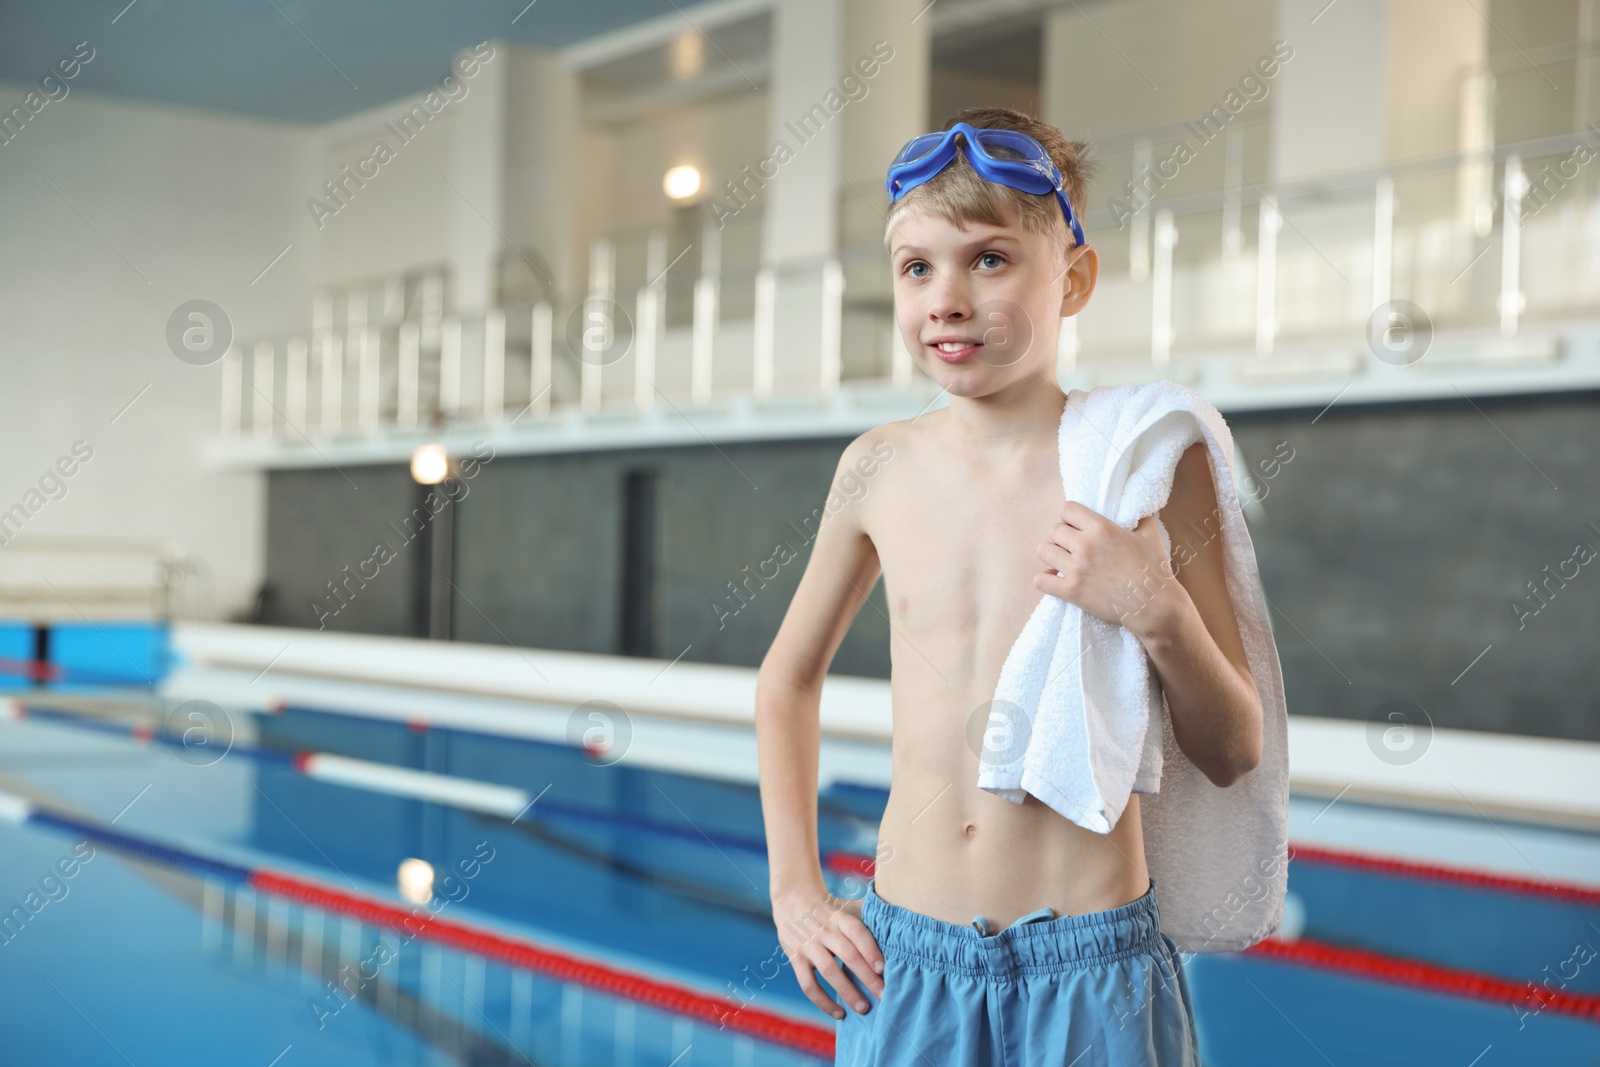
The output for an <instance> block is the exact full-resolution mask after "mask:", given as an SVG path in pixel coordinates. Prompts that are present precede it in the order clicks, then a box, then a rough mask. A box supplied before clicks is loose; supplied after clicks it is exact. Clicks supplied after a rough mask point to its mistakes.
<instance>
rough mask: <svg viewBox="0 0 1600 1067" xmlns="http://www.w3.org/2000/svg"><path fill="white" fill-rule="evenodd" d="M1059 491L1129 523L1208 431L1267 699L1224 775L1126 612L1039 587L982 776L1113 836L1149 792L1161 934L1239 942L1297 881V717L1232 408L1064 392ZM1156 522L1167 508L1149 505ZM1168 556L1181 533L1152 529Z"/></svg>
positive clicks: (1268, 926) (1233, 571)
mask: <svg viewBox="0 0 1600 1067" xmlns="http://www.w3.org/2000/svg"><path fill="white" fill-rule="evenodd" d="M1059 437H1060V461H1061V482H1062V488H1063V490H1064V492H1065V499H1067V500H1076V501H1078V502H1080V503H1082V504H1084V505H1086V506H1087V507H1090V508H1092V509H1094V510H1095V511H1096V512H1098V513H1100V514H1101V515H1104V516H1105V517H1106V518H1108V519H1110V520H1112V521H1113V522H1115V523H1117V524H1118V525H1119V526H1122V527H1123V528H1125V529H1129V530H1132V529H1133V528H1134V527H1135V526H1137V525H1138V523H1139V521H1140V520H1141V519H1143V518H1145V517H1146V516H1151V515H1156V514H1157V513H1158V512H1159V511H1160V510H1161V508H1162V507H1164V506H1165V505H1166V502H1167V498H1168V497H1169V495H1170V494H1171V491H1172V481H1173V476H1174V472H1175V471H1176V469H1177V465H1178V460H1179V459H1180V458H1181V457H1182V455H1183V453H1184V452H1185V451H1186V450H1187V449H1188V448H1189V447H1190V446H1191V445H1193V444H1195V443H1196V442H1204V443H1205V445H1206V447H1207V453H1208V457H1209V461H1210V467H1211V477H1212V481H1213V483H1214V484H1215V487H1216V495H1217V509H1218V515H1217V521H1216V523H1215V524H1210V523H1208V524H1207V528H1206V529H1205V530H1201V531H1197V533H1198V534H1199V535H1201V536H1205V537H1208V538H1209V537H1216V536H1220V537H1221V538H1222V547H1223V556H1224V561H1225V562H1224V567H1225V572H1226V577H1227V587H1228V595H1229V597H1230V598H1231V599H1232V601H1233V606H1234V612H1235V615H1236V617H1237V619H1238V625H1239V636H1240V638H1241V639H1242V640H1243V642H1244V648H1245V655H1246V659H1247V661H1248V663H1249V665H1250V672H1251V674H1252V675H1254V677H1255V682H1256V688H1257V690H1258V692H1259V694H1260V697H1261V707H1262V714H1263V721H1262V753H1261V761H1260V763H1259V764H1258V765H1257V766H1256V767H1255V769H1253V770H1252V771H1250V772H1249V773H1248V774H1246V775H1245V776H1244V777H1243V778H1242V779H1240V780H1239V781H1238V782H1236V783H1234V784H1233V785H1232V786H1229V787H1228V788H1222V787H1219V786H1217V785H1215V784H1214V783H1213V782H1212V781H1211V780H1210V779H1209V778H1207V777H1206V776H1205V774H1204V773H1202V772H1201V770H1200V769H1199V768H1198V767H1196V766H1195V765H1194V763H1193V762H1192V761H1190V760H1189V758H1188V757H1187V756H1186V755H1184V753H1183V751H1182V749H1180V748H1179V747H1178V743H1177V739H1176V737H1175V736H1174V734H1173V732H1172V724H1171V722H1170V720H1169V716H1168V715H1167V714H1166V707H1165V700H1164V698H1163V696H1162V693H1161V686H1160V681H1159V679H1158V678H1157V676H1156V673H1155V671H1154V669H1153V668H1152V666H1151V664H1150V659H1149V654H1148V653H1147V652H1145V650H1144V646H1143V645H1141V644H1140V642H1139V639H1138V638H1137V637H1135V636H1134V635H1133V634H1132V633H1131V632H1130V631H1129V630H1128V629H1127V628H1126V627H1123V626H1120V625H1116V624H1112V623H1107V622H1105V621H1104V620H1102V619H1099V618H1096V617H1095V616H1093V615H1090V614H1089V613H1087V612H1085V611H1084V610H1083V609H1082V608H1079V607H1078V606H1077V605H1075V604H1072V603H1069V602H1068V601H1065V600H1063V599H1061V598H1060V597H1055V596H1049V595H1046V596H1045V597H1044V598H1043V599H1042V600H1041V601H1040V602H1039V605H1038V607H1036V608H1035V609H1034V612H1033V614H1032V615H1031V616H1030V617H1029V619H1028V621H1027V623H1026V625H1024V627H1023V629H1022V633H1021V634H1020V635H1019V636H1018V638H1017V640H1016V642H1015V644H1013V646H1012V648H1011V651H1010V652H1009V653H1008V654H1007V656H1006V661H1005V664H1004V666H1003V667H1002V668H1001V671H1000V679H999V682H998V684H997V685H996V688H995V696H994V701H993V703H992V704H991V706H990V730H989V735H992V736H997V737H1005V738H1008V740H1006V741H1005V742H1004V743H1001V744H996V745H994V746H992V747H991V745H990V742H989V740H988V736H987V735H986V739H985V748H984V750H983V758H982V759H981V760H980V763H979V774H978V786H979V788H982V789H985V790H988V791H989V792H992V793H995V794H996V795H998V796H1002V797H1005V798H1006V799H1008V800H1011V801H1013V802H1015V803H1019V804H1020V803H1022V801H1023V798H1024V796H1026V795H1027V794H1030V793H1031V794H1032V795H1033V796H1035V797H1037V798H1038V799H1039V800H1040V801H1042V802H1043V803H1045V804H1047V805H1049V806H1050V807H1051V808H1053V809H1054V810H1055V811H1057V812H1058V813H1060V814H1061V815H1062V816H1063V817H1065V818H1067V819H1070V820H1071V821H1072V822H1074V823H1077V824H1078V825H1079V826H1082V827H1084V828H1086V829H1089V830H1093V831H1094V832H1096V833H1102V834H1104V833H1109V832H1110V831H1111V828H1112V827H1113V826H1114V825H1115V824H1116V822H1117V820H1118V819H1119V818H1120V817H1121V816H1122V813H1123V810H1124V809H1125V808H1126V807H1127V804H1128V799H1129V796H1130V795H1131V794H1132V793H1134V792H1138V793H1143V794H1146V796H1145V799H1144V800H1143V801H1142V802H1141V803H1140V810H1141V813H1142V816H1143V829H1144V842H1145V859H1146V864H1147V866H1148V868H1149V871H1150V877H1151V878H1152V879H1153V880H1154V881H1155V882H1156V884H1157V885H1159V886H1160V887H1161V927H1162V932H1163V933H1165V934H1167V936H1169V937H1171V938H1172V939H1173V941H1174V942H1175V943H1176V944H1177V946H1178V948H1179V949H1180V950H1182V951H1186V952H1224V951H1237V950H1239V949H1243V948H1247V947H1249V946H1250V945H1253V944H1255V943H1256V942H1258V941H1260V940H1262V939H1263V938H1265V937H1267V936H1268V935H1270V934H1271V933H1272V932H1273V931H1275V930H1276V929H1277V928H1278V925H1279V923H1280V922H1281V921H1282V918H1283V899H1284V892H1285V890H1286V889H1287V886H1288V800H1289V759H1288V716H1287V708H1286V705H1285V699H1284V688H1283V670H1282V666H1281V665H1280V663H1279V660H1278V649H1277V645H1276V644H1275V643H1274V642H1273V637H1272V628H1271V622H1270V620H1269V618H1268V615H1267V605H1266V598H1265V596H1264V595H1263V593H1262V588H1261V578H1260V574H1259V572H1258V570H1257V567H1256V557H1255V548H1254V545H1253V544H1252V543H1251V540H1250V532H1249V529H1248V528H1247V526H1246V524H1245V520H1244V513H1243V511H1242V509H1241V507H1240V503H1239V493H1238V489H1237V487H1236V484H1235V481H1234V474H1233V460H1234V446H1233V435H1232V433H1231V432H1230V431H1229V429H1228V426H1227V423H1226V422H1225V421H1224V420H1223V417H1222V414H1221V413H1220V412H1219V411H1217V409H1216V408H1215V407H1214V406H1212V404H1211V403H1210V402H1209V401H1207V400H1206V399H1205V398H1204V397H1202V396H1200V394H1198V393H1196V392H1195V391H1194V390H1192V389H1190V388H1188V387H1186V386H1183V385H1180V384H1178V383H1176V382H1171V381H1156V382H1150V383H1146V384H1140V385H1121V386H1102V387H1099V388H1096V389H1093V390H1090V391H1088V392H1087V393H1085V392H1083V391H1081V390H1073V392H1072V393H1071V394H1069V395H1068V397H1067V403H1066V407H1065V409H1064V410H1063V412H1062V415H1061V425H1060V429H1059ZM1156 521H1157V526H1158V528H1160V520H1159V518H1157V520H1156ZM1160 533H1161V538H1162V544H1163V545H1164V546H1165V548H1166V550H1167V552H1168V553H1169V554H1170V552H1171V547H1172V542H1171V537H1170V536H1169V534H1168V532H1167V531H1166V529H1165V528H1160Z"/></svg>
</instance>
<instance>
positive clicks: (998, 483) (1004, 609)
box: [869, 454, 1063, 674]
mask: <svg viewBox="0 0 1600 1067" xmlns="http://www.w3.org/2000/svg"><path fill="white" fill-rule="evenodd" d="M900 473H901V474H902V475H907V476H906V477H901V478H897V479H896V480H895V483H894V485H892V486H889V487H887V488H888V489H889V491H888V492H886V493H884V494H882V496H881V497H880V499H879V500H878V502H877V503H878V505H879V506H878V507H877V508H876V509H875V511H874V514H873V517H872V522H871V529H870V531H869V532H870V534H871V536H872V540H873V543H874V545H875V546H876V548H877V551H878V560H879V563H880V565H881V566H882V569H883V581H884V590H885V594H886V598H887V602H888V606H889V611H890V619H891V622H892V623H893V627H894V631H893V634H892V637H891V644H893V643H894V641H895V640H896V639H899V641H900V642H901V643H902V644H905V645H911V646H914V648H913V649H912V650H913V651H916V652H917V653H918V655H919V657H923V658H925V657H928V656H935V655H937V656H939V657H942V658H943V660H944V662H947V663H949V664H950V665H951V667H952V668H958V667H959V665H960V664H961V663H963V662H967V663H969V664H970V666H971V667H972V668H973V669H974V670H976V671H978V672H980V673H983V674H989V673H995V674H997V673H998V671H999V667H1000V664H1001V662H1003V660H1004V657H1005V654H1006V652H1007V651H1009V649H1010V647H1011V645H1012V643H1013V642H1014V641H1015V640H1016V637H1017V635H1018V634H1019V633H1020V632H1021V630H1022V627H1023V624H1024V623H1026V622H1027V620H1028V617H1029V615H1031V614H1032V612H1033V610H1034V608H1035V607H1036V606H1037V605H1038V603H1039V601H1040V599H1041V598H1042V596H1043V594H1041V593H1040V592H1039V591H1038V590H1037V589H1036V588H1034V584H1033V579H1034V576H1035V575H1037V574H1039V573H1042V572H1043V571H1044V569H1045V564H1044V562H1043V561H1042V560H1041V559H1040V558H1039V549H1040V546H1042V545H1043V544H1044V542H1045V540H1046V538H1047V536H1048V535H1049V532H1050V527H1051V526H1052V525H1053V524H1054V523H1055V522H1056V521H1057V520H1058V519H1059V518H1060V514H1061V508H1062V504H1063V494H1062V488H1061V477H1060V473H1059V470H1058V468H1057V466H1056V460H1055V457H1054V456H1053V455H1048V454H1041V455H1040V456H1039V457H1038V459H1036V460H1034V461H1032V462H1030V463H1028V464H1026V465H1023V466H1017V467H1013V468H1011V469H1008V470H1005V471H983V470H977V469H963V468H961V467H959V466H951V465H948V464H941V463H936V462H931V461H923V462H920V463H915V464H914V465H908V466H907V468H904V469H902V471H901V472H900ZM898 663H899V660H898V658H897V665H898Z"/></svg>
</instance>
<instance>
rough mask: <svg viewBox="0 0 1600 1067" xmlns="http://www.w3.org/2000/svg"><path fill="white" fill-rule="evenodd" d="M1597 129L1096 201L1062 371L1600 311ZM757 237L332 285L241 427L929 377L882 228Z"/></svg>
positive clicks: (1354, 348)
mask: <svg viewBox="0 0 1600 1067" xmlns="http://www.w3.org/2000/svg"><path fill="white" fill-rule="evenodd" d="M1597 142H1600V135H1597V131H1594V130H1591V131H1587V133H1586V134H1583V135H1568V136H1563V137H1547V138H1543V139H1540V140H1538V141H1529V142H1523V143H1521V144H1518V145H1511V146H1502V147H1500V148H1496V149H1493V150H1488V151H1485V152H1483V153H1477V154H1473V155H1467V156H1452V157H1448V158H1440V159H1434V160H1424V161H1421V162H1417V163H1410V164H1406V165H1403V166H1396V167H1390V168H1387V169H1385V170H1382V171H1378V172H1371V173H1365V174H1356V175H1346V176H1340V177H1337V178H1334V179H1327V180H1323V181H1319V182H1315V183H1298V184H1292V185H1291V184H1280V185H1273V186H1262V185H1258V184H1254V183H1249V182H1245V183H1243V185H1242V186H1240V185H1230V186H1228V187H1225V188H1222V189H1220V190H1215V191H1212V192H1208V193H1202V194H1196V195H1192V196H1184V197H1171V198H1167V199H1157V200H1154V201H1152V202H1150V203H1148V204H1146V205H1145V206H1143V207H1142V208H1141V209H1140V210H1138V211H1136V212H1135V213H1134V215H1133V217H1132V218H1131V219H1130V218H1129V217H1128V216H1127V213H1126V212H1121V213H1114V212H1112V211H1110V210H1108V209H1105V208H1101V209H1096V210H1092V211H1091V212H1089V216H1088V219H1087V220H1086V221H1087V224H1088V233H1089V239H1090V241H1091V242H1092V243H1094V244H1095V246H1096V248H1097V251H1098V252H1099V254H1100V256H1101V263H1102V269H1101V275H1100V280H1099V284H1098V289H1097V291H1096V294H1095V296H1094V298H1093V300H1092V302H1091V303H1090V305H1089V307H1088V308H1087V309H1086V310H1085V311H1084V312H1083V313H1082V314H1081V315H1079V316H1078V317H1077V319H1076V320H1067V323H1066V328H1065V329H1064V330H1063V339H1062V344H1061V348H1060V353H1059V354H1060V358H1061V364H1062V367H1061V369H1062V371H1063V373H1071V372H1072V371H1073V370H1074V369H1091V368H1094V367H1110V368H1117V369H1119V370H1121V371H1122V372H1129V371H1136V370H1137V369H1138V368H1141V367H1142V368H1146V369H1147V370H1149V371H1151V372H1152V373H1157V374H1162V375H1170V374H1172V373H1173V369H1174V368H1175V367H1177V366H1178V365H1180V364H1183V363H1186V362H1191V361H1197V360H1206V359H1215V358H1218V357H1222V358H1227V359H1230V360H1233V361H1235V362H1236V363H1238V364H1246V365H1248V366H1250V367H1251V368H1252V369H1254V370H1257V371H1259V370H1262V369H1263V368H1267V367H1268V366H1269V365H1271V364H1272V363H1273V362H1274V361H1282V362H1283V363H1284V366H1283V367H1280V368H1279V369H1286V370H1287V368H1288V367H1290V366H1291V365H1292V364H1293V362H1294V361H1293V360H1287V361H1284V360H1283V356H1284V354H1285V353H1286V352H1290V351H1301V350H1321V351H1330V350H1338V351H1339V352H1342V353H1344V355H1343V356H1341V357H1340V358H1341V359H1342V360H1344V361H1345V362H1347V363H1349V364H1350V365H1351V367H1352V368H1354V369H1359V364H1360V362H1361V361H1362V360H1370V359H1374V358H1376V355H1375V353H1374V352H1372V351H1368V349H1370V348H1371V346H1372V341H1371V336H1372V335H1371V330H1372V328H1373V326H1372V324H1373V321H1374V316H1375V315H1380V314H1381V311H1380V309H1382V308H1384V307H1386V306H1387V305H1389V304H1390V303H1391V302H1393V301H1406V302H1408V303H1409V305H1414V307H1413V308H1412V311H1413V312H1416V311H1417V310H1419V309H1420V314H1421V315H1422V316H1423V318H1424V319H1425V320H1426V321H1425V323H1424V325H1426V326H1427V327H1428V328H1430V329H1432V330H1450V331H1460V332H1466V333H1473V332H1476V333H1478V334H1481V335H1482V336H1484V337H1485V338H1493V337H1502V338H1504V337H1514V336H1516V335H1517V334H1518V332H1519V331H1520V330H1521V329H1522V328H1523V326H1524V325H1525V324H1526V323H1527V322H1529V321H1536V322H1547V323H1555V322H1562V321H1569V322H1570V321H1572V320H1576V319H1581V318H1589V319H1592V318H1594V317H1595V316H1596V315H1597V313H1600V196H1597V191H1596V190H1597V179H1596V175H1595V172H1596V170H1597V169H1600V168H1596V167H1594V166H1591V165H1588V164H1587V160H1589V159H1591V158H1594V157H1595V156H1597V155H1600V147H1597ZM1580 145H1586V146H1587V149H1586V150H1585V149H1580V147H1579V146H1580ZM1483 197H1487V198H1488V202H1487V203H1484V204H1480V203H1477V202H1476V201H1477V200H1478V199H1480V198H1483ZM1464 198H1467V200H1471V201H1472V202H1467V200H1464ZM1119 222H1121V223H1122V225H1120V226H1119V225H1118V223H1119ZM1146 222H1147V223H1148V224H1147V225H1146V224H1144V223H1146ZM745 225H746V226H748V223H746V224H745ZM749 229H754V227H749ZM739 240H742V241H744V242H745V244H744V248H743V252H742V254H741V255H739V256H734V255H731V254H729V249H730V247H731V246H732V245H733V244H734V243H735V242H736V241H739ZM754 245H755V242H754V241H753V240H752V239H751V235H750V233H749V232H745V233H744V234H742V235H735V234H733V233H732V232H731V231H730V233H721V232H718V231H716V230H714V229H707V230H706V231H705V232H703V233H701V234H699V235H696V236H695V237H694V238H693V239H689V238H685V237H683V236H681V235H679V236H678V237H676V238H673V237H671V236H669V234H668V233H667V232H666V231H664V230H661V229H653V230H643V231H635V232H630V233H622V234H616V235H613V236H611V237H608V238H606V239H603V240H600V241H597V242H596V243H595V244H594V246H593V247H592V249H591V254H590V277H589V282H588V290H587V292H585V293H583V294H580V295H576V296H573V297H571V298H561V297H559V296H557V297H554V298H552V297H551V296H550V295H549V294H539V295H537V296H529V297H527V298H525V299H520V300H508V301H507V302H505V303H504V304H503V305H502V306H498V307H494V308H490V309H488V310H487V311H482V312H478V313H474V314H454V313H450V312H449V311H448V310H447V309H448V307H449V293H448V290H449V278H448V276H447V274H446V272H445V270H444V269H443V268H437V269H430V270H423V271H417V272H413V273H412V274H410V275H406V276H404V277H396V278H390V279H383V280H381V281H379V282H376V283H371V284H362V285H355V286H350V287H347V288H346V289H345V290H342V291H340V292H337V293H333V292H330V293H325V294H323V295H322V296H320V297H319V298H318V300H317V301H316V304H315V306H314V308H313V314H312V330H311V334H310V336H309V337H300V338H279V339H270V340H269V339H264V340H260V341H256V342H254V343H251V344H241V345H239V346H237V347H236V348H235V349H233V350H231V351H230V352H229V353H228V354H227V356H226V357H225V359H226V363H225V374H224V396H223V404H222V412H223V427H224V430H225V433H226V434H229V435H234V436H241V437H244V436H249V437H258V438H265V439H269V440H270V439H282V438H299V437H300V436H301V435H304V436H306V437H308V438H317V437H341V436H346V437H348V436H355V437H358V438H359V437H369V436H371V435H373V434H375V433H379V432H380V431H381V432H391V431H400V432H406V431H413V430H419V429H424V428H433V427H437V426H440V425H450V424H455V423H463V422H466V423H481V424H488V425H495V424H502V423H505V422H508V421H511V420H513V419H519V420H520V419H529V420H534V421H537V420H541V419H547V418H550V417H556V416H565V415H567V414H569V413H576V414H578V415H580V416H583V417H594V416H600V415H603V414H606V413H610V412H620V411H625V412H633V413H646V412H649V411H650V410H651V409H655V408H658V407H664V408H675V409H679V410H690V409H696V408H700V409H703V408H705V407H707V406H719V405H725V404H726V403H727V402H728V401H729V400H731V399H732V398H736V397H750V398H754V399H756V400H758V401H771V400H776V399H779V398H786V397H789V398H801V397H806V398H812V399H814V400H817V401H819V402H821V401H826V399H827V398H828V397H829V396H830V395H831V394H833V393H835V392H836V391H838V390H839V389H841V388H844V387H848V386H852V385H860V384H873V385H879V386H883V387H887V388H893V389H903V388H905V387H907V386H909V385H910V384H911V383H912V381H913V377H914V374H915V373H920V372H915V371H914V368H913V366H912V363H911V360H910V357H909V355H908V354H907V352H906V351H905V348H904V345H903V343H901V341H900V339H899V337H898V332H897V330H896V329H895V327H894V318H893V299H892V289H891V281H890V272H889V267H888V262H887V260H886V257H885V254H884V252H883V249H882V247H881V245H879V244H873V245H864V246H860V247H855V248H850V249H848V250H846V251H844V252H843V253H841V254H839V255H834V256H827V257H820V258H815V259H809V260H799V261H791V262H785V263H779V264H762V263H761V262H760V260H759V256H758V255H756V254H754ZM246 353H248V355H246ZM246 364H248V367H247V366H246ZM1287 373H1290V374H1292V373H1293V371H1292V370H1287ZM1280 377H1281V376H1280Z"/></svg>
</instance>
